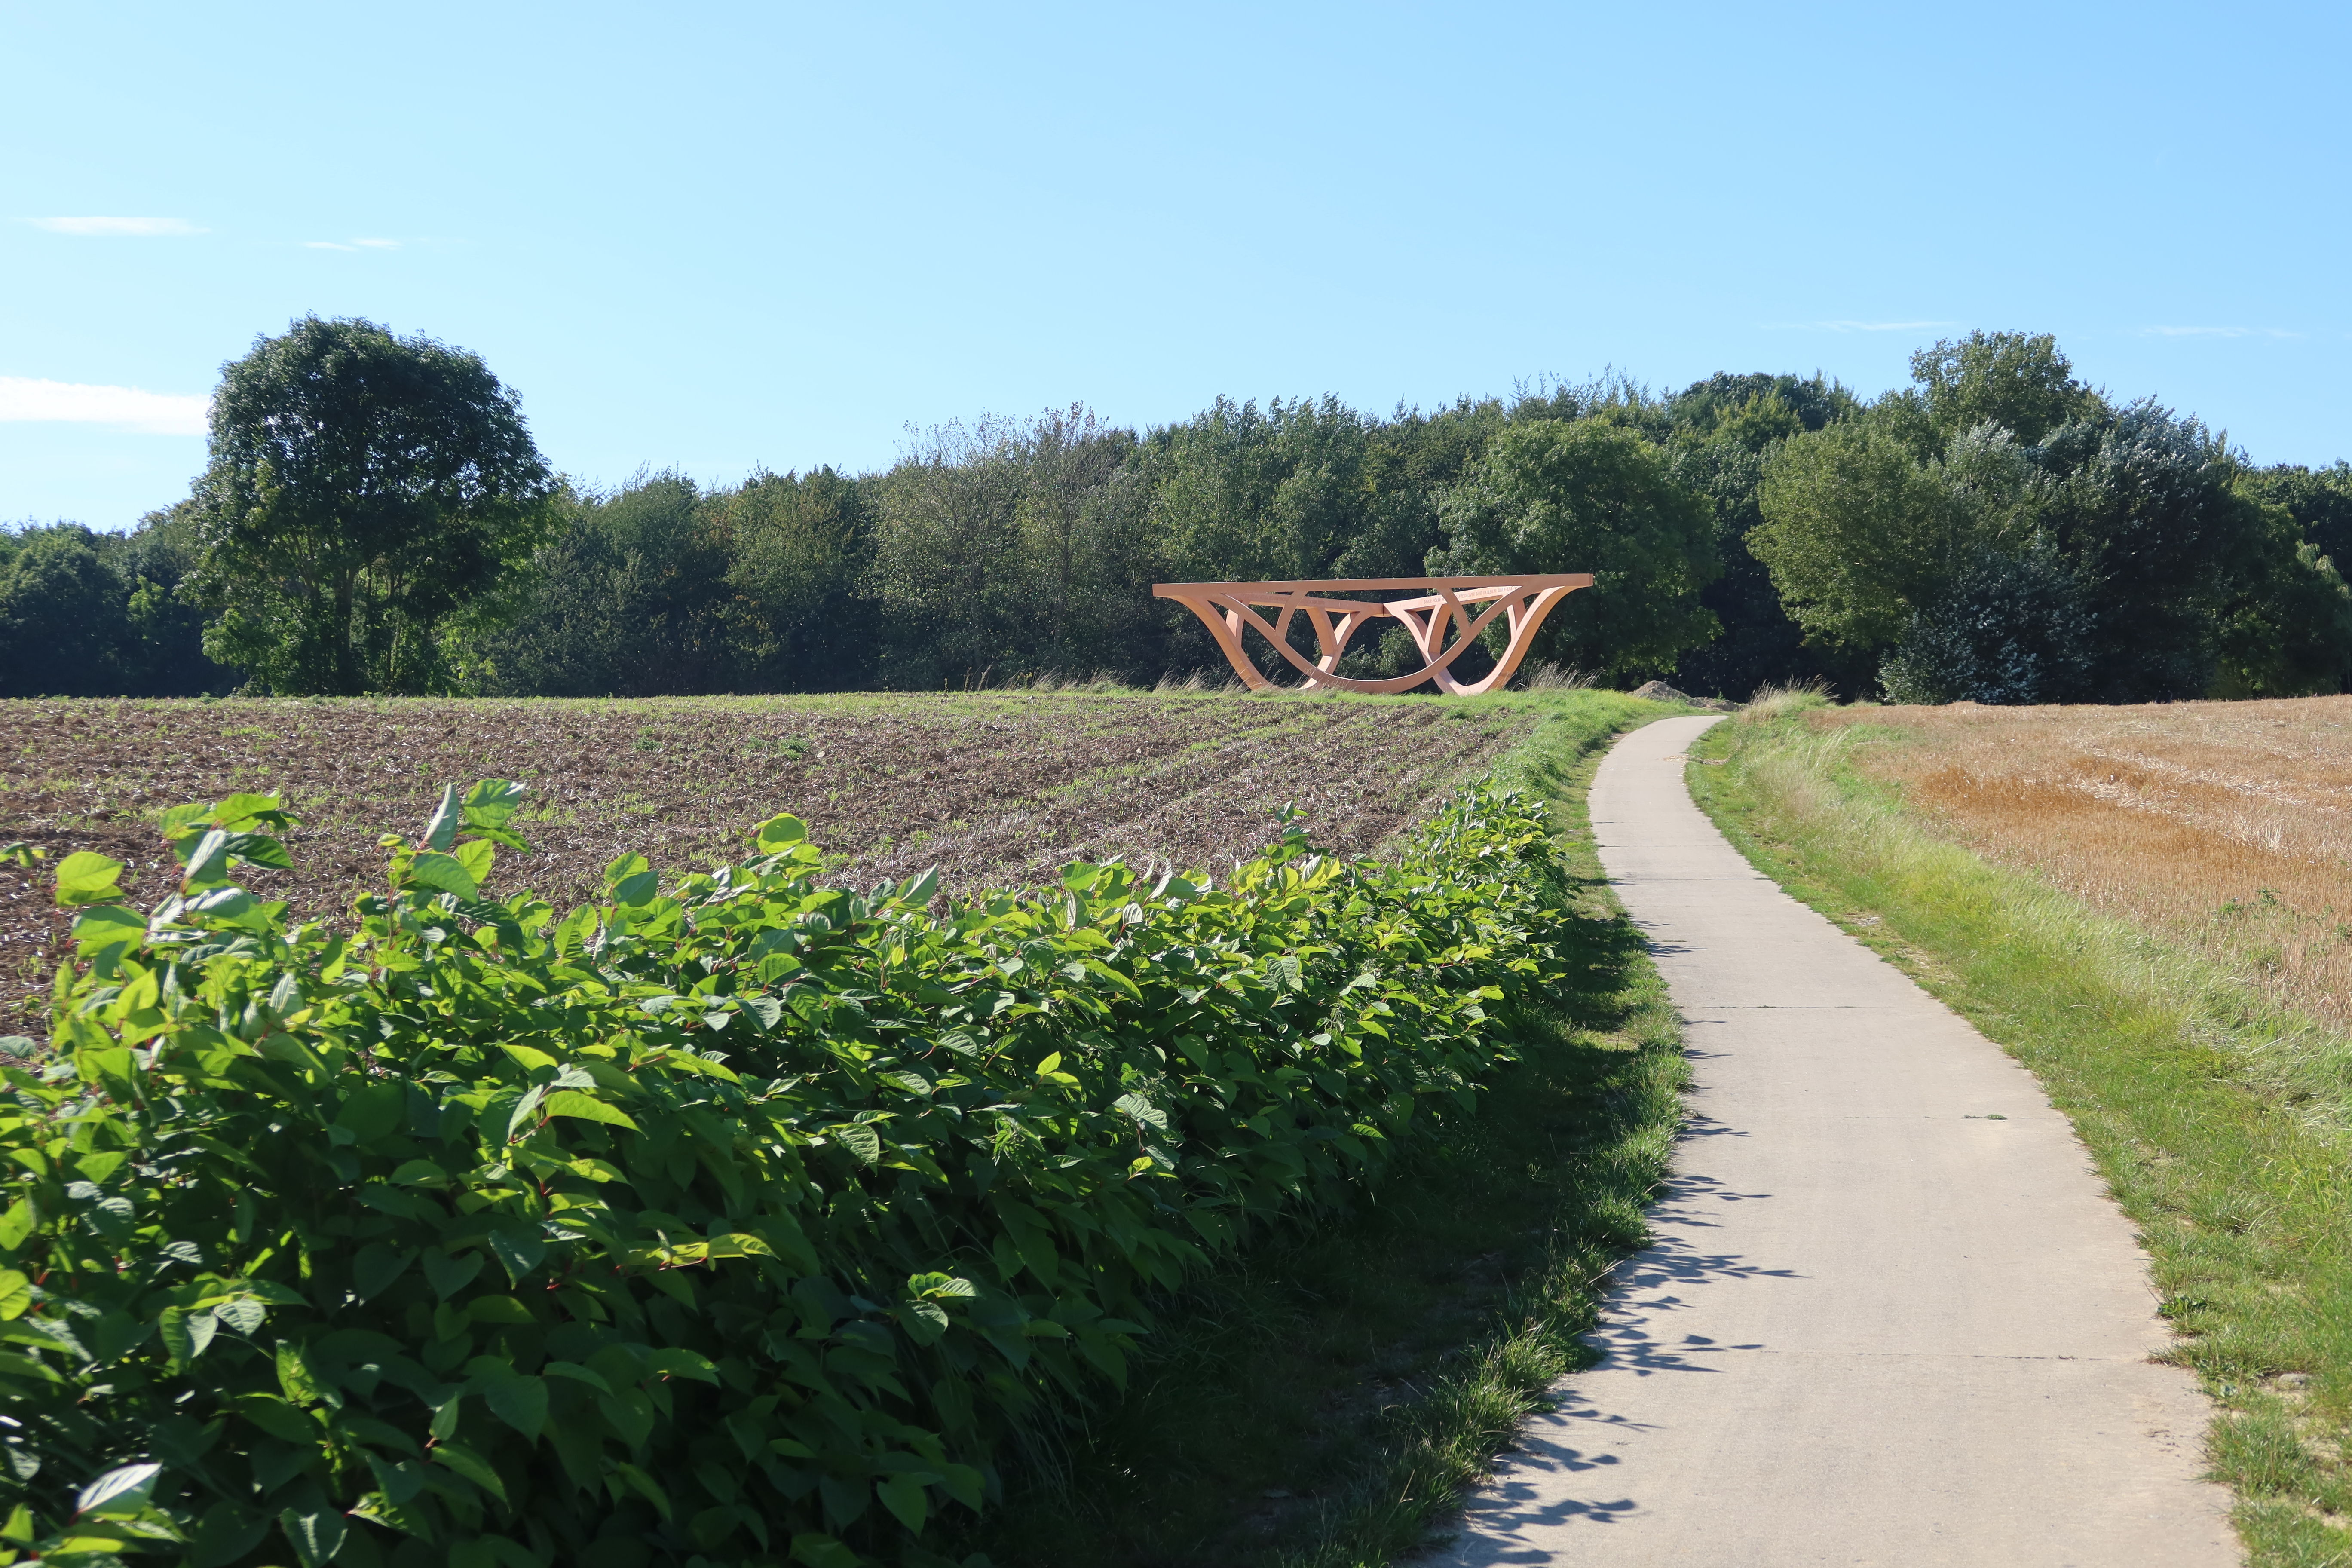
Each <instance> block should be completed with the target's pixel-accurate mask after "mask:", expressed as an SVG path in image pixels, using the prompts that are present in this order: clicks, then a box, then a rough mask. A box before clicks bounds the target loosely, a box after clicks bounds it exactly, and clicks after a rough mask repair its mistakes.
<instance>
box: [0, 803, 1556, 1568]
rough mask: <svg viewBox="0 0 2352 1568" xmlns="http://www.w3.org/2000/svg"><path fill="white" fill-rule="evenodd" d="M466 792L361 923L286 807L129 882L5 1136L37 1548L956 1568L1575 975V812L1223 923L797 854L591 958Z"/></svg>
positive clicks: (67, 984)
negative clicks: (327, 915) (962, 1550)
mask: <svg viewBox="0 0 2352 1568" xmlns="http://www.w3.org/2000/svg"><path fill="white" fill-rule="evenodd" d="M520 795H521V791H520V787H519V786H515V785H512V784H499V783H489V784H480V785H477V786H476V787H475V788H474V789H473V790H472V792H471V793H469V794H467V795H464V796H463V797H462V798H461V797H459V796H458V795H457V793H456V792H455V791H454V790H452V791H450V792H448V793H447V794H446V795H445V797H444V800H443V802H442V805H441V807H440V809H439V810H438V811H437V812H436V814H435V815H434V816H433V818H432V821H431V822H430V824H429V825H428V826H427V827H426V829H425V833H424V835H423V837H421V838H420V839H418V840H417V841H415V843H409V842H405V841H403V840H401V839H398V838H387V839H386V840H385V845H386V847H387V849H388V851H389V858H390V866H391V879H390V887H389V890H388V891H387V893H385V894H383V895H369V896H366V897H363V898H362V899H361V900H358V902H357V905H356V908H355V910H354V914H355V929H353V930H350V931H336V930H332V929H330V928H328V927H326V926H324V925H319V924H304V925H295V926H289V923H288V921H287V911H286V909H285V906H283V905H279V904H273V903H268V902H264V901H262V900H257V899H256V898H254V897H253V896H251V895H250V894H248V893H247V892H245V891H243V890H241V889H239V888H237V887H236V884H235V883H234V882H233V881H232V880H231V874H232V871H233V869H234V868H235V865H236V863H237V862H239V861H244V862H247V863H251V864H256V865H262V866H279V865H284V864H285V863H286V854H287V852H286V850H285V848H284V847H283V846H282V844H281V843H280V842H279V839H278V837H276V835H277V834H278V833H279V832H280V831H282V830H283V828H284V827H285V826H286V825H287V823H288V822H289V817H288V816H287V815H286V813H285V812H284V811H283V810H282V809H280V806H279V804H278V801H277V800H275V799H274V798H271V797H268V796H257V795H239V796H236V797H234V798H232V799H230V800H227V801H225V802H222V803H220V804H219V805H217V806H215V807H212V808H210V809H206V808H204V807H182V808H179V809H177V810H175V811H173V812H172V813H169V814H167V816H166V817H165V819H164V829H165V833H166V836H167V837H169V838H170V839H171V841H172V845H173V850H174V852H175V854H176V855H177V856H178V858H179V860H180V862H181V863H182V865H183V867H184V875H183V887H182V889H181V891H180V892H179V893H178V894H177V895H175V896H173V897H171V898H169V899H167V900H164V901H163V903H162V904H160V905H159V906H158V907H157V908H155V909H154V910H152V911H150V912H147V913H143V914H142V913H141V912H140V911H138V910H133V909H132V908H131V907H130V906H129V905H128V904H127V903H125V902H124V901H123V900H122V896H121V890H120V888H119V886H118V881H117V875H118V873H119V871H120V869H121V868H120V866H118V865H117V864H116V863H115V862H113V861H110V860H108V859H106V858H102V857H99V856H93V855H77V856H72V857H69V858H67V859H66V860H64V861H62V862H60V863H59V866H58V886H59V896H60V898H61V899H63V900H66V901H68V902H71V903H77V904H79V905H82V906H85V907H84V910H83V912H82V914H81V916H80V917H79V920H78V921H77V923H76V926H75V936H76V939H77V941H78V942H79V950H80V956H81V962H80V963H78V964H76V965H71V966H68V968H67V969H66V970H64V971H62V972H61V973H59V975H58V989H57V995H56V1003H55V1020H56V1022H55V1034H54V1038H53V1040H52V1042H51V1045H50V1048H49V1049H48V1050H47V1051H46V1052H40V1051H37V1048H36V1047H34V1045H33V1043H32V1042H30V1041H26V1040H21V1039H20V1040H16V1041H12V1042H9V1043H8V1048H9V1049H10V1051H11V1053H12V1054H13V1055H14V1056H15V1057H16V1058H17V1059H16V1060H15V1061H14V1062H13V1063H12V1064H10V1065H7V1066H6V1067H5V1069H4V1070H5V1078H6V1079H7V1081H8V1084H9V1086H10V1089H11V1091H12V1098H11V1099H10V1100H9V1102H8V1104H7V1107H6V1109H5V1111H0V1148H5V1152H6V1155H7V1157H8V1160H9V1161H10V1163H11V1176H12V1180H11V1181H10V1183H9V1184H8V1185H7V1187H6V1189H5V1191H0V1211H4V1212H0V1263H5V1268H0V1391H4V1392H5V1407H0V1408H5V1422H6V1426H5V1458H6V1461H7V1465H6V1469H5V1475H0V1485H5V1488H6V1490H7V1494H8V1495H7V1496H5V1497H0V1509H5V1510H7V1518H6V1523H5V1529H0V1534H5V1540H0V1560H14V1559H15V1558H16V1557H18V1556H22V1555H25V1554H27V1553H36V1552H37V1553H38V1554H39V1555H40V1556H41V1557H42V1559H43V1560H44V1561H45V1562H47V1563H51V1564H72V1563H89V1564H100V1563H109V1562H111V1561H113V1560H114V1559H115V1558H117V1557H128V1556H139V1555H145V1556H147V1557H149V1558H150V1559H151V1560H152V1559H155V1558H160V1559H162V1560H163V1561H167V1562H172V1563H184V1564H189V1565H192V1568H218V1565H226V1564H239V1563H242V1564H260V1563H280V1564H282V1563H285V1562H287V1561H288V1560H289V1559H291V1560H292V1561H295V1562H298V1563H301V1564H303V1565H304V1568H311V1565H313V1564H317V1563H324V1562H328V1561H334V1562H337V1563H346V1564H354V1565H358V1568H368V1565H372V1564H376V1563H386V1562H389V1563H394V1564H411V1563H415V1564H425V1563H456V1564H459V1565H460V1568H488V1565H491V1564H512V1565H515V1568H523V1565H526V1564H534V1565H535V1564H548V1563H565V1564H573V1563H577V1564H584V1565H587V1568H625V1565H629V1564H639V1563H680V1564H692V1563H711V1564H718V1563H730V1564H731V1563H782V1562H786V1561H791V1562H796V1563H807V1564H813V1565H816V1568H828V1565H831V1564H854V1563H864V1562H873V1561H882V1562H892V1563H908V1564H922V1563H940V1562H942V1561H943V1559H942V1558H941V1557H940V1556H939V1554H938V1553H939V1552H940V1551H941V1550H942V1549H943V1548H942V1547H941V1545H940V1543H941V1542H945V1541H950V1540H952V1538H953V1536H954V1534H955V1532H956V1529H957V1523H956V1521H957V1520H958V1518H962V1519H969V1518H970V1517H971V1515H970V1513H969V1512H968V1511H967V1510H976V1509H979V1508H981V1507H982V1506H983V1505H984V1503H985V1502H986V1500H987V1498H988V1496H989V1494H990V1492H991V1490H992V1488H993V1486H994V1485H995V1476H994V1470H993V1466H994V1464H995V1463H996V1461H997V1459H998V1458H999V1457H1000V1456H1001V1455H1002V1453H1003V1449H1004V1445H1005V1443H1006V1441H1007V1439H1008V1438H1009V1437H1012V1436H1015V1435H1016V1434H1017V1433H1018V1432H1019V1431H1020V1430H1021V1429H1023V1428H1024V1426H1026V1427H1033V1428H1034V1427H1036V1426H1045V1425H1048V1424H1050V1423H1051V1422H1053V1421H1054V1420H1055V1419H1057V1418H1059V1417H1060V1416H1061V1415H1063V1414H1065V1413H1066V1412H1068V1411H1070V1410H1072V1409H1074V1408H1076V1406H1077V1405H1079V1404H1080V1403H1082V1402H1083V1401H1084V1400H1086V1399H1087V1398H1088V1397H1090V1396H1092V1395H1093V1394H1095V1393H1096V1392H1097V1390H1099V1389H1100V1388H1101V1387H1103V1386H1104V1385H1106V1384H1118V1382H1119V1381H1120V1378H1121V1374H1122V1368H1123V1365H1124V1356H1125V1353H1126V1352H1127V1351H1128V1350H1129V1349H1130V1348H1131V1336H1132V1335H1134V1334H1136V1333H1138V1332H1139V1331H1142V1330H1143V1328H1144V1327H1145V1326H1146V1325H1147V1323H1148V1307H1147V1302H1148V1301H1149V1300H1150V1298H1151V1295H1152V1293H1153V1292H1155V1291H1156V1290H1159V1289H1164V1288H1166V1287H1170V1286H1172V1285H1175V1284H1176V1283H1178V1282H1179V1281H1180V1280H1181V1279H1182V1278H1183V1277H1184V1276H1185V1274H1186V1273H1187V1272H1188V1271H1189V1270H1192V1269H1194V1268H1197V1267H1198V1266H1200V1265H1201V1264H1202V1262H1203V1261H1204V1260H1206V1259H1207V1258H1210V1257H1212V1256H1213V1255H1215V1254H1218V1253H1221V1252H1223V1251H1225V1250H1227V1249H1230V1248H1232V1247H1235V1246H1237V1245H1239V1244H1240V1243H1241V1242H1242V1241H1244V1239H1245V1237H1246V1236H1247V1235H1248V1233H1249V1232H1250V1230H1251V1229H1252V1227H1253V1226H1257V1225H1259V1224H1261V1223H1263V1222H1264V1221H1265V1220H1266V1219H1269V1218H1271V1217H1273V1216H1276V1215H1281V1214H1285V1213H1296V1212H1299V1211H1301V1210H1311V1209H1313V1208H1314V1207H1316V1206H1318V1205H1335V1204H1338V1203H1340V1202H1343V1201H1345V1200H1346V1198H1347V1197H1348V1196H1349V1194H1350V1192H1351V1191H1352V1190H1353V1189H1356V1188H1358V1187H1360V1186H1361V1185H1362V1184H1366V1183H1369V1182H1370V1181H1371V1180H1373V1179H1374V1178H1375V1177H1376V1176H1377V1175H1378V1174H1379V1173H1380V1172H1381V1168H1382V1167H1383V1165H1384V1164H1385V1163H1387V1162H1388V1161H1389V1159H1390V1158H1391V1153H1392V1152H1393V1151H1395V1150H1396V1149H1397V1148H1398V1147H1399V1146H1400V1144H1401V1143H1402V1142H1404V1141H1406V1140H1408V1139H1410V1138H1412V1137H1413V1136H1415V1135H1416V1131H1417V1130H1418V1129H1421V1128H1423V1127H1424V1126H1426V1125H1427V1124H1428V1123H1429V1122H1430V1121H1432V1120H1433V1118H1436V1117H1441V1116H1443V1115H1444V1114H1448V1113H1450V1112H1451V1111H1452V1110H1455V1109H1458V1108H1461V1107H1466V1106H1468V1105H1470V1104H1471V1103H1473V1100H1474V1097H1475V1085H1476V1084H1477V1082H1478V1081H1479V1080H1480V1079H1482V1078H1484V1077H1485V1076H1486V1075H1488V1074H1489V1073H1491V1072H1492V1071H1493V1070H1494V1069H1495V1068H1496V1066H1497V1065H1498V1064H1499V1063H1501V1062H1503V1061H1505V1060H1507V1059H1508V1057H1509V1047H1508V1045H1507V1040H1506V1039H1505V1038H1504V1037H1503V1031H1502V1030H1501V1028H1500V1027H1499V1026H1498V1024H1497V1022H1496V1016H1495V1014H1494V1006H1495V1005H1496V1004H1497V1003H1508V1002H1511V1001H1514V1000H1518V999H1524V998H1529V997H1532V996H1533V995H1535V994H1538V992H1539V991H1540V990H1541V988H1543V987H1544V986H1545V985H1546V984H1548V983H1549V980H1550V979H1551V978H1552V977H1553V976H1554V975H1555V974H1556V973H1557V972H1558V968H1559V959H1558V958H1557V957H1556V956H1555V952H1554V947H1553V938H1554V936H1555V935H1556V933H1557V932H1558V931H1559V922H1560V921H1563V920H1564V918H1565V917H1564V916H1562V915H1561V914H1560V913H1559V911H1558V910H1557V908H1556V906H1555V903H1554V901H1553V900H1550V899H1549V898H1548V897H1547V893H1546V889H1547V887H1548V886H1549V883H1548V880H1547V870H1548V865H1549V852H1550V851H1549V839H1548V837H1547V829H1546V823H1545V819H1544V816H1543V814H1542V808H1541V807H1540V805H1535V804H1531V803H1529V802H1527V801H1524V800H1521V799H1519V798H1517V797H1515V796H1511V795H1503V794H1496V793H1491V792H1476V793H1472V794H1469V795H1465V796H1463V797H1460V798H1458V799H1456V800H1455V801H1454V802H1452V803H1450V804H1449V805H1447V806H1446V808H1445V809H1444V811H1443V812H1442V813H1441V814H1440V815H1439V816H1437V817H1436V818H1435V819H1434V820H1433V822H1432V823H1431V824H1429V825H1428V826H1426V827H1425V828H1424V829H1423V831H1422V832H1421V833H1420V834H1419V835H1418V837H1416V839H1415V840H1414V841H1413V842H1412V845H1411V846H1410V847H1409V849H1408V851H1407V852H1406V853H1405V854H1404V855H1403V856H1402V858H1401V860H1400V862H1399V863H1398V864H1396V865H1393V866H1383V865H1381V864H1380V863H1377V862H1373V861H1357V862H1352V863H1343V862H1340V861H1338V860H1334V859H1330V858H1321V857H1318V856H1316V855H1314V854H1313V853H1312V852H1311V851H1310V850H1309V849H1308V847H1307V843H1306V840H1305V838H1304V837H1303V835H1302V834H1301V833H1300V832H1299V831H1298V830H1297V828H1296V826H1288V827H1286V831H1285V834H1284V837H1283V838H1282V841H1281V842H1280V843H1279V844H1277V845H1276V846H1275V847H1272V848H1271V849H1270V850H1268V851H1267V853H1266V854H1265V855H1264V856H1263V857H1262V858H1259V859H1257V860H1255V861H1254V862H1252V863H1250V864H1247V865H1244V866H1241V867H1238V868H1236V869H1235V872H1234V876H1233V877H1232V879H1230V880H1229V882H1227V883H1226V884H1225V885H1224V886H1222V887H1215V886H1212V885H1210V884H1208V883H1207V882H1206V881H1193V880H1186V879H1179V878H1175V877H1168V878H1163V879H1160V880H1159V881H1158V882H1156V883H1153V884H1150V885H1149V886H1147V885H1146V884H1145V883H1144V882H1143V881H1141V880H1139V879H1138V878H1137V877H1136V876H1135V875H1134V873H1133V872H1131V871H1130V870H1129V868H1125V867H1123V866H1120V865H1118V864H1111V865H1102V866H1094V865H1073V866H1071V867H1069V868H1067V869H1066V871H1065V872H1064V873H1063V876H1062V879H1061V887H1060V889H1058V890H1056V891H1054V892H1053V893H1052V894H1051V895H1050V896H1042V897H1035V898H1029V899H1014V898H1010V897H1003V898H996V899H992V900H986V901H984V902H979V903H972V904H964V905H952V904H950V905H946V906H945V912H943V913H935V912H933V908H932V906H933V904H934V902H935V901H937V900H935V888H934V885H933V880H932V879H929V878H923V879H916V880H914V881H912V882H910V883H909V884H908V885H905V886H902V887H896V888H890V887H885V888H882V889H877V890H876V892H875V893H874V894H873V895H872V896H870V897H861V896H856V895H854V894H852V893H849V892H845V891H842V890H838V889H827V888H823V887H819V886H817V885H816V884H815V883H814V880H813V874H814V869H815V868H816V867H817V866H818V864H819V861H820V856H819V854H818V852H817V850H816V849H815V848H814V847H813V846H812V845H810V844H809V843H808V842H807V841H806V840H805V837H804V835H803V828H802V826H801V824H800V823H799V822H798V821H796V820H795V819H793V818H792V817H789V816H784V817H778V818H775V819H774V820H772V821H771V822H769V823H767V824H765V825H763V826H761V828H760V829H759V832H758V838H757V850H758V854H757V858H754V859H752V860H751V861H750V862H749V863H748V864H747V865H744V866H741V867H733V868H722V869H719V870H715V871H712V872H710V873H708V874H698V875H693V876H689V877H687V878H685V879H683V880H682V881H680V882H679V883H677V885H676V886H675V887H674V888H673V889H671V890H670V892H669V893H668V894H667V895H666V896H665V895H663V894H661V893H660V892H659V890H658V888H657V884H656V877H655V874H654V873H653V871H652V870H651V869H650V868H648V867H647V866H646V862H645V861H644V860H643V858H639V857H635V856H627V857H624V858H621V859H620V860H618V861H615V862H614V865H613V867H612V868H611V870H610V878H609V888H610V892H609V898H610V901H609V902H608V903H606V904H604V905H603V906H601V907H595V908H588V909H583V910H576V911H574V912H572V913H571V914H569V915H567V916H564V917H562V919H558V918H556V916H555V914H554V911H553V910H551V909H550V908H549V907H548V906H547V905H546V904H545V903H543V902H541V901H540V900H536V899H534V898H533V897H531V896H530V895H529V894H520V895H517V896H515V897H513V898H510V899H509V900H505V901H504V902H503V903H491V902H488V901H486V900H485V899H484V898H483V896H482V893H481V890H480V889H481V885H482V883H483V881H484V879H485V878H486V877H487V875H488V872H489V869H490V866H491V861H492V858H493V856H494V854H495V847H496V846H498V845H500V844H505V845H514V844H516V843H518V840H517V839H516V838H515V837H514V836H513V835H512V834H511V833H510V832H509V829H508V827H507V826H506V825H507V822H508V819H509V816H511V815H512V813H513V811H514V809H515V807H516V805H517V804H518V802H519V800H520Z"/></svg>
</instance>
